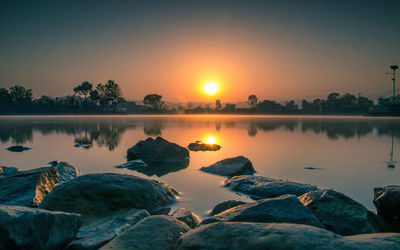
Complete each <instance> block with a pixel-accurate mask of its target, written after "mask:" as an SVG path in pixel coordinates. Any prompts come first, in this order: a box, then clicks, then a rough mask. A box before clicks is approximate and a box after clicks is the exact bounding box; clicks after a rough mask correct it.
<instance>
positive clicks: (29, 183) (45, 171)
mask: <svg viewBox="0 0 400 250" xmlns="http://www.w3.org/2000/svg"><path fill="white" fill-rule="evenodd" d="M58 181H59V174H58V172H57V170H56V169H55V168H54V167H44V168H37V169H32V170H28V171H20V172H15V173H12V174H8V175H6V176H4V177H3V178H0V204H4V205H19V206H27V207H36V206H38V205H39V203H40V202H41V201H42V200H43V198H44V197H45V196H46V195H48V194H49V193H50V192H51V191H52V190H53V188H54V187H55V186H56V185H57V183H58Z"/></svg>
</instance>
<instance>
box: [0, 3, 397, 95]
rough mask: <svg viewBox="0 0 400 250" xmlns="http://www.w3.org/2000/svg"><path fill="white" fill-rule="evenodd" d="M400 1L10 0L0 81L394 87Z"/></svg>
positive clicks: (0, 42)
mask: <svg viewBox="0 0 400 250" xmlns="http://www.w3.org/2000/svg"><path fill="white" fill-rule="evenodd" d="M399 27H400V1H287V0H285V1H255V0H253V1H224V0H220V1H92V0H91V1H89V0H88V1H75V0H73V1H38V2H36V1H2V2H1V4H0V32H1V37H2V38H1V39H0V87H5V88H8V87H10V86H12V85H15V84H20V85H23V86H25V87H28V88H32V89H33V91H34V94H35V96H41V95H52V96H63V95H69V94H72V89H73V87H74V86H76V85H78V84H79V83H81V82H83V81H90V82H91V83H93V84H97V83H99V82H102V83H104V82H106V81H107V80H108V79H113V80H115V81H116V82H117V83H118V84H119V85H120V86H121V88H122V91H123V93H124V97H125V98H126V99H129V100H142V99H143V97H144V96H145V95H147V94H150V93H157V94H160V95H162V96H163V98H164V99H165V100H166V101H178V102H187V101H206V100H207V99H206V98H207V97H205V96H204V94H203V93H202V91H201V88H202V85H203V84H204V83H205V82H206V81H210V80H212V81H215V82H218V83H219V84H220V89H221V91H220V92H219V93H218V95H216V96H215V98H214V99H221V100H222V101H224V102H226V101H241V100H246V99H247V96H248V95H251V94H256V95H257V96H258V97H259V99H266V98H268V99H273V100H279V99H286V100H288V99H297V98H303V97H306V96H310V95H326V94H328V93H330V92H333V91H336V92H340V93H346V92H350V93H352V94H358V93H359V92H361V93H362V94H364V95H366V94H373V93H380V92H384V91H387V90H390V89H391V87H392V85H391V80H390V79H391V77H390V76H389V75H386V73H387V72H390V70H389V66H390V65H392V64H399V63H400V61H399V60H400V46H399V45H400V31H399Z"/></svg>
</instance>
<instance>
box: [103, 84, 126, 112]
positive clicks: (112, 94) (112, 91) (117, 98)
mask: <svg viewBox="0 0 400 250" xmlns="http://www.w3.org/2000/svg"><path fill="white" fill-rule="evenodd" d="M96 90H97V91H98V93H99V96H100V103H101V104H103V105H104V104H106V105H112V106H114V107H115V106H116V105H117V104H118V103H123V102H125V99H124V98H123V97H122V92H121V88H120V87H119V86H118V84H116V83H115V82H114V81H113V80H108V82H107V83H106V84H101V83H99V84H98V85H97V86H96Z"/></svg>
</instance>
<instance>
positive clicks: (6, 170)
mask: <svg viewBox="0 0 400 250" xmlns="http://www.w3.org/2000/svg"><path fill="white" fill-rule="evenodd" d="M16 172H18V169H17V168H15V167H6V166H0V175H7V174H12V173H16Z"/></svg>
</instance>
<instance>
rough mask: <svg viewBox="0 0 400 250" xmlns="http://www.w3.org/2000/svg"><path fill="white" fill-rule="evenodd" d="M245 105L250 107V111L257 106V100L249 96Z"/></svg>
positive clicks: (255, 97)
mask: <svg viewBox="0 0 400 250" xmlns="http://www.w3.org/2000/svg"><path fill="white" fill-rule="evenodd" d="M247 103H248V104H249V105H250V107H251V108H252V109H254V108H255V107H256V106H257V103H258V98H257V96H256V95H249V98H248V100H247Z"/></svg>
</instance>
